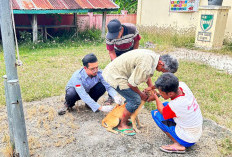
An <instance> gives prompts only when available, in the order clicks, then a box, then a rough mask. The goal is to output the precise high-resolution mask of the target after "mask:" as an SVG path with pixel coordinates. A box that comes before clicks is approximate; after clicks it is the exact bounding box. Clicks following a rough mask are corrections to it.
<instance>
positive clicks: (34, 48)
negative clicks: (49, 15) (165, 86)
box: [0, 29, 232, 155]
mask: <svg viewBox="0 0 232 157" xmlns="http://www.w3.org/2000/svg"><path fill="white" fill-rule="evenodd" d="M163 33H165V35H162V34H163ZM67 34H68V33H64V35H63V36H62V37H55V38H54V39H52V40H50V41H48V42H45V43H44V42H39V43H38V44H33V43H31V41H30V40H29V39H28V38H30V36H29V35H27V33H24V38H23V39H22V40H21V41H20V42H19V43H20V46H19V50H20V55H21V60H22V61H23V66H21V67H18V75H19V82H20V86H21V92H22V98H23V101H34V100H40V99H42V98H46V97H51V96H56V95H61V94H64V88H65V86H66V83H67V81H68V80H69V78H70V77H71V75H72V74H73V72H74V71H75V70H77V69H79V68H80V67H81V66H82V63H81V58H82V57H83V56H84V55H86V54H87V53H90V52H94V53H95V54H96V55H97V57H98V59H99V64H100V68H101V69H104V67H105V66H106V65H107V64H108V63H109V62H110V58H109V56H108V52H107V50H106V48H105V43H104V41H103V39H101V38H100V31H98V30H87V31H85V32H82V33H79V36H78V37H72V36H67ZM70 34H71V33H70ZM141 35H142V39H141V45H142V46H143V47H145V45H146V43H147V42H148V41H149V42H152V43H154V44H155V45H156V48H157V49H158V50H159V51H164V50H165V51H168V50H170V49H173V48H174V47H187V48H194V47H193V44H194V35H193V34H191V33H190V35H187V34H185V35H177V34H169V33H168V32H167V31H164V30H163V31H160V32H158V31H156V32H155V31H154V32H153V31H151V32H149V31H147V32H146V31H144V30H142V29H141ZM186 41H187V42H186ZM231 51H232V50H231V49H230V46H229V44H228V49H227V51H226V50H224V49H223V50H222V51H218V52H217V53H221V54H231ZM225 52H226V53H225ZM3 58H4V57H3V53H2V48H1V47H0V76H3V75H4V74H5V65H4V59H3ZM160 74H161V73H155V77H154V78H153V82H154V81H155V80H156V79H157V77H158V76H159V75H160ZM176 75H177V76H178V78H179V80H180V81H183V82H185V83H186V84H187V85H188V86H189V87H190V88H191V90H192V91H193V93H194V95H195V97H196V98H197V101H198V103H199V104H200V107H201V110H202V114H203V116H204V117H205V118H210V119H212V120H214V121H216V122H217V123H219V124H221V125H223V126H226V127H227V128H229V129H232V115H231V112H232V108H231V105H230V104H231V102H232V97H231V93H232V88H231V86H230V83H231V82H232V76H231V75H228V74H226V73H224V72H220V71H218V70H216V69H214V68H211V67H209V66H207V65H204V64H202V63H196V62H186V61H182V60H181V61H180V68H179V70H178V72H177V73H176ZM0 86H1V87H3V81H0ZM144 87H145V85H144V84H143V85H141V86H140V88H141V89H143V88H144ZM3 105H5V95H4V88H0V106H3ZM146 108H148V109H149V110H151V109H155V108H156V107H155V104H154V103H146ZM218 145H219V146H220V147H221V152H222V153H223V154H225V155H228V154H229V155H231V154H232V153H231V150H232V146H231V140H230V139H224V140H222V141H220V142H219V143H218Z"/></svg>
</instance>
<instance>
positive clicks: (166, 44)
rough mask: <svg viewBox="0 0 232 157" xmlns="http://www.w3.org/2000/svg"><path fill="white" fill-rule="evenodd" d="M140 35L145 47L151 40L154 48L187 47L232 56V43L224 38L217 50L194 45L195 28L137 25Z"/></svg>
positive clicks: (167, 49) (165, 49) (162, 49)
mask: <svg viewBox="0 0 232 157" xmlns="http://www.w3.org/2000/svg"><path fill="white" fill-rule="evenodd" d="M139 31H140V35H141V36H142V39H141V42H140V44H141V45H142V46H143V47H146V44H147V42H151V43H153V44H154V45H155V48H154V50H155V51H156V52H160V51H170V50H173V49H175V48H188V49H196V50H201V51H205V52H212V53H215V54H221V55H230V56H232V43H231V41H227V40H225V41H224V43H223V47H222V49H219V50H216V49H215V50H210V51H209V50H203V49H199V48H195V47H194V43H195V29H194V28H189V29H182V30H181V31H179V30H174V29H173V28H172V27H166V28H164V27H162V28H161V27H155V26H152V27H139Z"/></svg>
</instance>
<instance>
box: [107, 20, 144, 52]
mask: <svg viewBox="0 0 232 157" xmlns="http://www.w3.org/2000/svg"><path fill="white" fill-rule="evenodd" d="M122 26H123V27H124V32H123V36H122V37H121V38H120V39H113V40H110V39H107V38H106V48H107V50H109V51H113V50H114V49H115V50H117V51H128V50H130V49H133V47H134V42H135V41H136V40H140V39H141V37H140V35H139V31H138V30H137V29H136V27H135V25H133V24H131V23H125V24H123V25H122Z"/></svg>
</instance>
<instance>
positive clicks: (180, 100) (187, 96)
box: [149, 73, 203, 153]
mask: <svg viewBox="0 0 232 157" xmlns="http://www.w3.org/2000/svg"><path fill="white" fill-rule="evenodd" d="M155 86H156V88H157V89H158V90H159V93H160V95H161V96H162V97H163V98H164V99H165V100H167V99H169V98H170V99H171V101H170V102H165V103H162V102H161V101H160V100H159V98H158V96H157V95H156V94H154V95H153V98H151V97H152V96H151V97H150V100H149V101H151V100H155V101H156V105H157V110H153V111H151V114H152V117H153V119H154V121H155V122H156V124H157V125H158V126H159V127H160V128H161V130H162V131H163V132H164V133H165V134H166V135H167V136H168V137H169V138H170V139H171V140H172V141H173V144H171V145H165V146H161V147H160V149H161V150H162V151H164V152H169V153H185V148H186V147H190V146H192V145H194V144H195V143H196V142H197V141H198V140H199V138H200V137H201V134H202V123H203V118H202V114H201V110H200V106H199V105H198V103H197V101H196V99H195V97H194V95H193V93H192V92H191V90H190V89H189V87H188V86H187V85H186V84H185V83H184V82H179V80H178V78H177V77H176V76H175V75H173V74H172V73H164V74H162V75H161V76H160V77H159V78H158V79H157V81H156V82H155Z"/></svg>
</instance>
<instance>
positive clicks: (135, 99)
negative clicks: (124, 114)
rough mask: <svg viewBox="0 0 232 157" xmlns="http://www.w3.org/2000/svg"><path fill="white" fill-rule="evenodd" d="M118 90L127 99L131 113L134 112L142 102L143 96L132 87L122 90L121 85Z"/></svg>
mask: <svg viewBox="0 0 232 157" xmlns="http://www.w3.org/2000/svg"><path fill="white" fill-rule="evenodd" d="M116 91H117V92H118V93H119V94H120V95H121V96H123V97H124V98H125V99H126V109H127V110H128V111H129V112H130V113H134V112H135V110H136V109H137V108H138V107H139V105H140V104H141V98H140V96H139V94H138V93H136V92H135V91H133V90H132V89H131V88H127V89H122V90H121V89H119V87H117V88H116Z"/></svg>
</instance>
